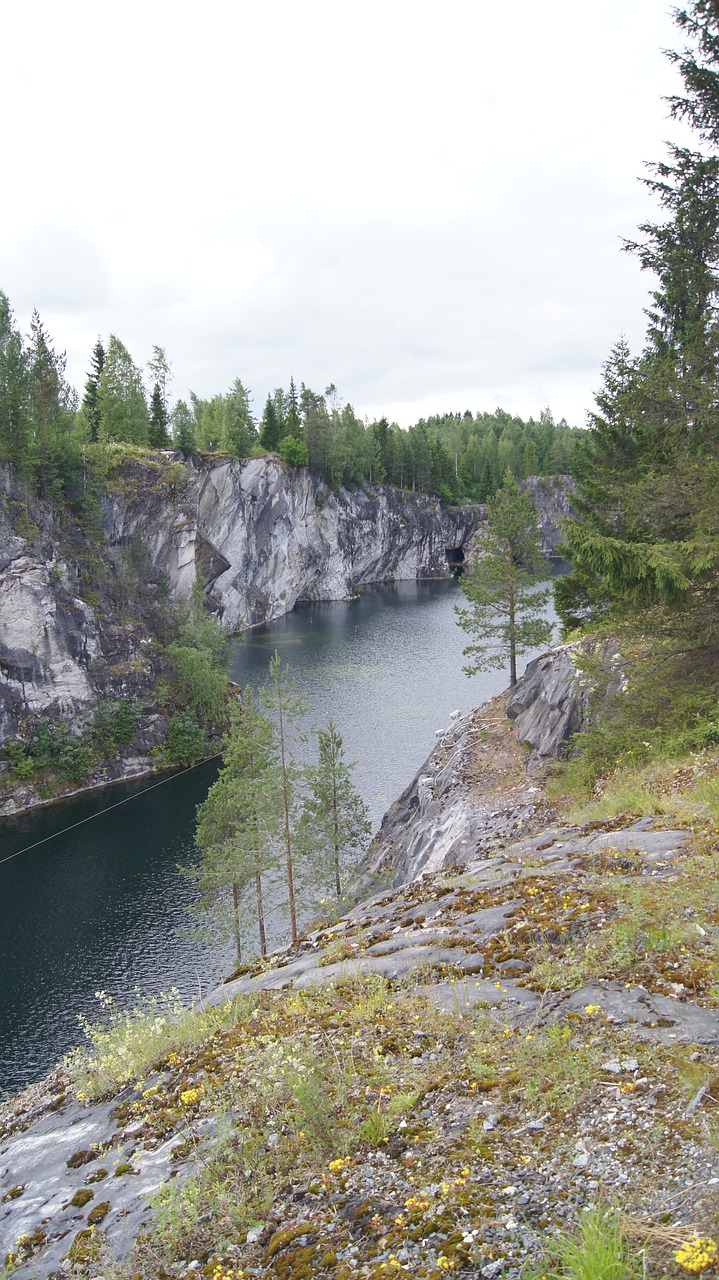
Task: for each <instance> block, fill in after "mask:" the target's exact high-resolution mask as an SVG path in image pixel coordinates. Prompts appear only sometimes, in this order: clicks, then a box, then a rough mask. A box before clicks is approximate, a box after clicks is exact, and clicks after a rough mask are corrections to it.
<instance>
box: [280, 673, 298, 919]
mask: <svg viewBox="0 0 719 1280" xmlns="http://www.w3.org/2000/svg"><path fill="white" fill-rule="evenodd" d="M277 711H278V718H279V724H280V759H281V762H282V808H283V811H284V822H285V862H286V866H287V897H288V900H289V907H290V933H291V936H292V941H293V942H296V941H297V915H296V912H295V879H294V873H293V868H292V840H291V838H290V801H289V795H288V791H287V765H286V763H285V731H284V724H283V720H282V698H281V695H278V698H277Z"/></svg>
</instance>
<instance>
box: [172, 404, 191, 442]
mask: <svg viewBox="0 0 719 1280" xmlns="http://www.w3.org/2000/svg"><path fill="white" fill-rule="evenodd" d="M171 421H172V435H173V440H174V442H175V444H176V445H177V448H178V449H181V450H182V452H183V453H194V452H195V450H196V448H197V436H196V434H195V419H194V415H193V414H192V412H191V410H190V409H189V408H188V407H187V405H186V404H185V401H184V400H178V401H177V404H176V405H175V407H174V409H173V410H172V414H171Z"/></svg>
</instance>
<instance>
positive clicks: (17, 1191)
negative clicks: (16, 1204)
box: [2, 1182, 25, 1204]
mask: <svg viewBox="0 0 719 1280" xmlns="http://www.w3.org/2000/svg"><path fill="white" fill-rule="evenodd" d="M24 1190H25V1184H24V1183H22V1182H17V1183H16V1184H15V1186H14V1187H11V1188H10V1190H9V1191H6V1192H5V1195H4V1196H3V1198H2V1204H5V1203H6V1202H7V1201H8V1200H17V1198H18V1196H21V1195H22V1193H23V1191H24Z"/></svg>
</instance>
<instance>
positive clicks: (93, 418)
mask: <svg viewBox="0 0 719 1280" xmlns="http://www.w3.org/2000/svg"><path fill="white" fill-rule="evenodd" d="M104 367H105V348H104V347H103V345H102V339H101V338H98V340H97V342H96V343H95V345H94V347H93V349H92V356H91V358H90V371H89V373H88V375H87V381H86V383H85V394H84V396H83V399H82V410H83V413H84V416H85V422H86V424H87V432H88V435H89V437H90V439H91V440H99V439H100V405H99V392H100V378H101V377H102V371H103V369H104Z"/></svg>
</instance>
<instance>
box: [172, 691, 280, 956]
mask: <svg viewBox="0 0 719 1280" xmlns="http://www.w3.org/2000/svg"><path fill="white" fill-rule="evenodd" d="M281 794H282V792H281V779H280V774H279V770H278V765H277V757H276V752H275V741H274V731H273V727H272V723H271V721H270V720H269V719H268V717H267V716H265V715H263V714H262V712H261V711H260V709H259V707H258V705H257V703H256V701H255V699H254V697H253V695H252V693H251V691H250V690H249V689H246V690H245V691H244V694H243V697H242V703H241V705H240V706H239V708H237V710H236V711H235V712H234V714H233V718H232V726H231V728H230V731H229V733H228V735H227V737H226V738H225V740H224V743H223V755H222V764H221V767H220V776H219V777H218V779H217V781H216V782H215V783H213V785H212V786H211V787H210V790H209V792H208V795H207V799H206V800H205V801H204V803H203V804H201V805H200V806H199V808H198V810H197V830H196V834H195V842H196V844H197V847H198V848H199V850H200V852H201V854H202V857H201V861H200V864H199V867H198V868H197V869H196V870H195V871H194V872H193V873H192V878H193V879H194V880H195V883H196V884H197V887H198V889H199V891H200V907H201V910H203V911H204V912H205V913H207V912H208V911H209V910H211V908H212V907H214V906H215V904H216V903H217V902H218V900H220V901H223V902H224V903H226V904H227V907H228V908H229V920H230V928H231V933H232V937H233V939H234V943H235V955H236V959H237V962H238V963H239V962H240V961H241V958H242V946H241V924H240V905H241V901H242V899H243V897H244V896H245V895H246V894H250V896H251V898H252V899H253V902H254V916H255V921H256V925H257V934H258V941H259V950H260V954H261V955H263V956H264V955H266V954H267V933H266V928H265V903H266V890H267V880H268V878H269V880H270V881H272V878H273V876H275V873H276V870H277V864H278V842H279V838H280V834H281V820H282V810H281V805H280V803H279V801H280V797H281Z"/></svg>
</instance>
